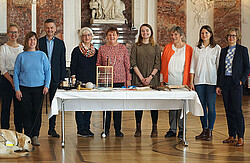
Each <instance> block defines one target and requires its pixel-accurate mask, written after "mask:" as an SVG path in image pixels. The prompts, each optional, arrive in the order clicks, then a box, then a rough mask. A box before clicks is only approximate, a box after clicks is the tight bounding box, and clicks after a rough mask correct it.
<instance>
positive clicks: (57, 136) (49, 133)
mask: <svg viewBox="0 0 250 163" xmlns="http://www.w3.org/2000/svg"><path fill="white" fill-rule="evenodd" d="M48 135H50V136H52V137H55V138H59V137H60V135H59V134H58V133H56V130H55V129H51V130H49V131H48Z"/></svg>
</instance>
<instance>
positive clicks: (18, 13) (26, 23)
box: [7, 0, 31, 44]
mask: <svg viewBox="0 0 250 163" xmlns="http://www.w3.org/2000/svg"><path fill="white" fill-rule="evenodd" d="M7 22H8V23H10V22H14V23H16V24H17V25H18V26H19V27H20V35H19V40H18V42H19V43H20V44H23V41H24V37H25V34H26V33H28V32H29V31H30V30H31V5H29V4H27V5H25V6H16V5H15V4H13V0H7Z"/></svg>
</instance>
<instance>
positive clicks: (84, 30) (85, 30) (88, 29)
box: [78, 27, 94, 40]
mask: <svg viewBox="0 0 250 163" xmlns="http://www.w3.org/2000/svg"><path fill="white" fill-rule="evenodd" d="M85 32H89V33H91V35H92V36H93V37H94V34H93V31H92V30H91V29H90V28H89V27H83V28H82V29H80V31H79V33H78V35H79V39H80V40H81V37H82V35H83V33H85Z"/></svg>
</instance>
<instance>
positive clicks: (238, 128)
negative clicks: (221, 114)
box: [221, 77, 245, 138]
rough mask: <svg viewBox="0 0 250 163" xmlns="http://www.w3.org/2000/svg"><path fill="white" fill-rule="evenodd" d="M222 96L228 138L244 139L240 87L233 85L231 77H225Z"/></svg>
mask: <svg viewBox="0 0 250 163" xmlns="http://www.w3.org/2000/svg"><path fill="white" fill-rule="evenodd" d="M224 82H225V83H224V86H223V87H222V88H221V89H222V96H223V102H224V107H225V111H226V116H227V125H228V133H229V136H232V137H236V135H238V138H244V132H245V122H244V116H243V113H242V108H241V107H242V92H243V90H242V85H239V84H238V85H235V83H234V82H233V79H232V77H225V80H224Z"/></svg>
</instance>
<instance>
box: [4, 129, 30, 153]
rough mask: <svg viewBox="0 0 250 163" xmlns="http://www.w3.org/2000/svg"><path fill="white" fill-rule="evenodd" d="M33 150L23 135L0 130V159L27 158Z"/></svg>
mask: <svg viewBox="0 0 250 163" xmlns="http://www.w3.org/2000/svg"><path fill="white" fill-rule="evenodd" d="M33 150H34V148H33V146H32V144H31V140H30V138H29V137H28V136H26V135H25V134H23V133H18V132H16V131H11V130H5V129H0V158H18V157H27V156H29V154H30V153H29V152H31V151H33ZM16 151H22V152H16ZM27 151H28V152H27Z"/></svg>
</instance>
